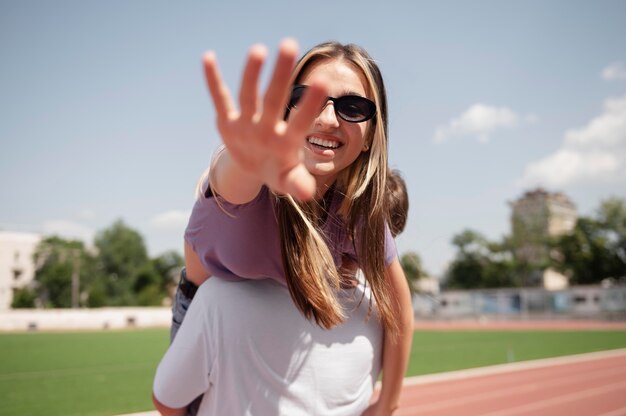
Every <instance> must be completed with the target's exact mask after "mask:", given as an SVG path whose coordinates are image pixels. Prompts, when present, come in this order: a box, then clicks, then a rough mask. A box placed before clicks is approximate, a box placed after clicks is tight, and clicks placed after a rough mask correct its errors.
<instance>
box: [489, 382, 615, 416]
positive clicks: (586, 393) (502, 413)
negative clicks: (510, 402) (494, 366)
mask: <svg viewBox="0 0 626 416" xmlns="http://www.w3.org/2000/svg"><path fill="white" fill-rule="evenodd" d="M624 388H626V381H624V382H621V383H617V384H610V385H608V386H601V387H594V388H592V389H587V390H583V391H576V392H573V393H568V394H563V395H561V396H557V397H553V398H551V399H546V400H540V401H536V402H532V403H529V404H525V405H523V406H517V407H512V408H509V409H506V410H498V411H496V412H491V413H484V414H482V415H481V416H511V415H518V414H520V413H524V412H529V411H532V410H539V409H542V408H544V407H549V406H554V405H556V404H561V403H567V402H573V401H578V400H582V399H587V398H589V397H593V396H599V395H601V394H605V393H609V392H611V391H614V390H622V389H624ZM544 414H549V413H544Z"/></svg>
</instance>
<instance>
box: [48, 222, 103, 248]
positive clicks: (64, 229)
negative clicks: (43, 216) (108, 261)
mask: <svg viewBox="0 0 626 416" xmlns="http://www.w3.org/2000/svg"><path fill="white" fill-rule="evenodd" d="M42 229H43V233H44V234H47V235H58V236H59V237H63V238H68V239H75V240H82V241H83V242H85V243H86V244H87V245H90V244H91V243H92V242H93V237H94V235H95V233H96V232H95V230H93V229H92V228H90V227H87V226H84V225H82V224H79V223H76V222H72V221H67V220H48V221H44V223H43V225H42Z"/></svg>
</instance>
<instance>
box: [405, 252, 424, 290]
mask: <svg viewBox="0 0 626 416" xmlns="http://www.w3.org/2000/svg"><path fill="white" fill-rule="evenodd" d="M400 264H401V265H402V269H403V270H404V275H405V276H406V280H407V282H408V283H409V288H410V289H411V294H413V293H414V292H415V290H416V289H415V287H416V283H417V281H418V280H419V279H421V278H422V277H426V276H427V273H426V272H425V271H424V268H423V267H422V259H421V258H420V256H419V255H418V254H417V253H415V252H413V251H411V252H408V253H405V254H403V255H402V257H401V258H400Z"/></svg>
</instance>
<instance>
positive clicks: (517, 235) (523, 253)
mask: <svg viewBox="0 0 626 416" xmlns="http://www.w3.org/2000/svg"><path fill="white" fill-rule="evenodd" d="M511 208H512V212H511V228H512V237H513V241H514V244H515V245H516V249H515V256H516V257H517V258H518V259H520V260H523V261H524V262H527V263H529V264H530V265H532V266H534V267H537V268H541V269H543V270H541V271H538V273H537V277H538V278H539V279H540V281H538V282H536V283H541V284H542V285H543V287H544V288H546V289H549V290H559V289H563V288H565V287H567V285H568V280H567V277H565V276H564V275H562V274H560V273H558V272H556V271H555V270H551V269H544V267H545V266H544V265H545V263H546V262H547V260H548V259H549V257H550V255H551V252H550V249H549V245H548V241H549V239H550V238H554V237H558V236H562V235H564V234H567V233H569V232H571V231H572V230H573V229H574V227H576V221H577V219H578V213H577V211H576V205H574V203H573V202H572V201H571V200H570V199H569V198H568V197H567V196H566V195H565V194H563V193H561V192H547V191H545V190H543V189H541V188H539V189H536V190H534V191H529V192H526V193H525V194H524V195H523V196H522V197H521V198H519V199H517V200H515V201H513V202H512V203H511Z"/></svg>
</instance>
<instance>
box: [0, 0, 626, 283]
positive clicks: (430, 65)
mask: <svg viewBox="0 0 626 416" xmlns="http://www.w3.org/2000/svg"><path fill="white" fill-rule="evenodd" d="M625 21H626V3H625V2H620V1H594V2H582V1H550V2H545V1H524V2H521V1H518V2H502V1H475V2H466V1H432V2H420V1H402V2H381V1H376V2H374V1H359V2H356V1H317V2H307V3H305V2H297V1H293V0H292V1H273V0H272V1H264V2H243V1H237V0H233V1H222V2H219V3H218V2H209V1H204V2H201V1H185V2H171V1H146V0H136V1H132V2H121V1H119V2H115V1H113V2H81V1H56V2H45V1H20V2H10V1H1V2H0V53H1V62H2V64H1V65H0V195H1V200H2V203H1V204H0V229H5V230H18V231H19V230H22V231H36V232H41V233H46V234H51V233H57V234H60V235H63V236H67V237H79V238H83V239H86V240H87V241H91V240H92V238H93V235H94V233H95V232H97V231H98V230H101V229H103V228H104V227H106V226H109V225H110V224H111V223H112V222H113V221H114V220H116V219H118V218H122V219H123V220H124V221H125V222H126V223H127V224H129V225H130V226H131V227H133V228H135V229H137V230H139V231H140V232H141V233H142V234H143V235H144V237H145V238H146V243H147V245H148V248H149V250H150V253H151V254H152V255H155V254H158V253H160V252H162V251H164V250H167V249H178V250H180V251H182V234H183V230H184V227H185V224H186V220H187V216H188V215H189V211H190V208H191V206H192V204H193V200H194V196H193V189H194V186H195V182H196V179H197V177H198V176H199V175H200V174H201V172H202V171H203V170H204V168H205V167H206V166H207V164H208V163H209V160H210V156H211V153H212V152H213V150H214V149H215V148H216V147H217V145H218V144H219V137H218V135H217V132H216V129H215V127H214V124H213V120H214V112H213V108H212V106H211V103H210V101H209V98H208V94H207V91H206V88H205V84H204V79H203V76H202V71H201V65H200V61H201V56H202V54H203V52H204V51H206V50H209V49H212V50H215V51H216V52H217V55H218V60H219V61H220V65H221V67H222V71H223V72H224V74H225V78H226V80H227V82H228V83H229V85H230V86H231V88H232V89H233V90H237V88H238V81H239V77H240V75H241V68H242V64H243V62H244V59H245V55H246V52H247V49H248V48H249V46H250V45H252V44H254V43H265V44H266V45H267V46H268V47H269V48H270V51H271V52H272V55H273V53H274V52H275V50H276V45H277V44H278V42H279V41H280V39H282V38H284V37H286V36H290V37H294V38H296V39H297V40H298V41H299V43H300V45H301V48H302V49H303V50H304V49H306V48H308V47H310V46H313V45H314V44H316V43H319V42H321V41H325V40H329V39H334V40H339V41H341V42H353V43H358V44H360V45H362V46H364V47H365V48H366V49H368V51H369V52H370V53H371V54H372V55H373V56H374V58H375V59H376V60H377V61H378V62H379V65H380V67H381V69H382V71H383V75H384V77H385V81H386V85H387V89H388V94H389V101H390V102H389V107H390V163H391V165H392V167H394V168H397V169H399V170H401V171H402V172H403V175H404V177H405V179H406V181H407V184H408V187H409V193H410V198H411V210H410V216H409V223H408V226H407V230H406V232H405V233H404V235H402V236H401V237H399V238H398V247H399V250H400V252H406V251H409V250H413V251H416V252H418V253H419V254H420V255H421V256H422V259H423V261H424V263H425V266H426V268H427V270H429V271H430V272H431V273H434V274H436V275H437V274H441V273H442V272H443V271H444V269H445V266H446V264H447V263H448V262H449V261H450V260H451V259H452V257H453V255H454V249H453V247H452V246H451V244H450V240H451V239H452V237H453V235H454V234H456V233H458V232H460V231H462V230H463V229H465V228H472V229H475V230H478V231H480V232H482V233H484V234H485V235H487V236H488V237H489V238H491V239H500V238H501V237H502V236H503V235H504V234H506V233H508V232H509V215H510V209H509V205H508V203H509V202H510V201H512V200H514V199H516V198H517V197H519V196H520V195H521V194H522V193H523V192H524V191H525V190H528V189H533V188H535V187H537V186H543V187H544V188H546V189H547V190H550V191H563V192H565V193H567V194H568V195H569V196H570V197H571V198H572V200H573V201H574V202H575V203H576V205H577V206H578V209H579V212H580V213H581V214H583V215H589V214H591V213H593V210H594V209H595V208H596V207H597V206H598V204H599V202H600V201H601V200H602V199H603V198H606V197H608V196H618V197H622V198H626V43H625V41H624V40H625V39H626V24H624V22H625ZM266 74H267V71H266Z"/></svg>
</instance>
